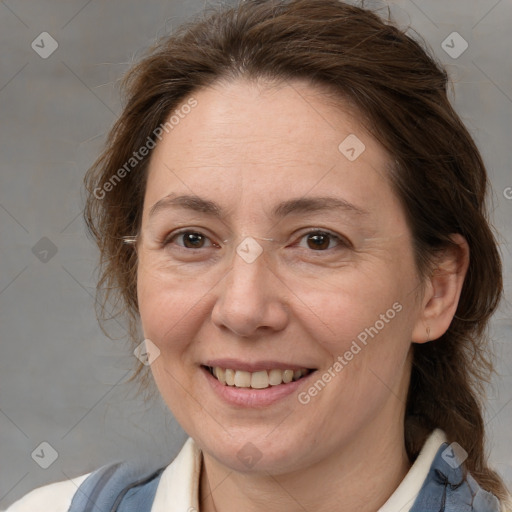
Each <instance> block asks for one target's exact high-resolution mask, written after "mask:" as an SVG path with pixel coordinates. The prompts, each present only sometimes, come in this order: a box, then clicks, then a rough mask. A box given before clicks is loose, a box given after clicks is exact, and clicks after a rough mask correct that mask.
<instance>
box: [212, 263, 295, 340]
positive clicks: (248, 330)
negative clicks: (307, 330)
mask: <svg viewBox="0 0 512 512" xmlns="http://www.w3.org/2000/svg"><path fill="white" fill-rule="evenodd" d="M218 286H219V287H220V288H218V296H217V300H216V302H215V305H214V307H213V311H212V321H213V323H214V324H215V325H216V326H217V327H219V328H221V329H223V330H229V331H231V332H233V333H234V334H236V335H237V336H242V337H254V336H260V335H264V334H270V333H272V332H278V331H281V330H283V329H284V328H285V327H286V325H287V324H288V321H289V308H288V301H287V300H286V294H287V289H286V287H285V286H284V285H283V284H282V282H281V281H280V280H279V279H278V277H277V276H276V274H275V273H274V271H273V270H272V269H271V268H270V266H269V264H268V263H267V262H266V261H265V258H264V257H262V256H260V257H259V258H257V259H256V260H255V261H253V262H251V263H248V262H246V261H245V260H244V259H242V258H241V257H240V256H239V255H238V254H235V255H234V261H233V264H232V267H231V270H230V271H229V272H228V274H227V275H226V277H225V279H223V280H222V281H221V282H220V283H219V285H218Z"/></svg>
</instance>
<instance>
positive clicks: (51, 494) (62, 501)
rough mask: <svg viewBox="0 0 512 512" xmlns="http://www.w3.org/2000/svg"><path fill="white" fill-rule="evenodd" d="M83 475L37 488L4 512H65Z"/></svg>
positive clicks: (86, 475) (84, 477)
mask: <svg viewBox="0 0 512 512" xmlns="http://www.w3.org/2000/svg"><path fill="white" fill-rule="evenodd" d="M89 475H90V473H87V474H85V475H81V476H78V477H76V478H72V479H70V480H64V481H62V482H56V483H53V484H48V485H44V486H42V487H38V488H37V489H34V490H33V491H30V492H29V493H28V494H25V496H23V497H22V498H21V499H19V500H18V501H16V502H14V503H13V504H12V505H11V506H10V507H9V508H8V509H7V510H6V511H5V512H39V511H41V512H43V511H44V512H67V511H68V509H69V506H70V505H71V500H72V499H73V495H74V494H75V492H76V490H77V488H78V487H79V486H80V484H81V483H82V482H83V481H84V480H85V479H86V478H87V477H88V476H89Z"/></svg>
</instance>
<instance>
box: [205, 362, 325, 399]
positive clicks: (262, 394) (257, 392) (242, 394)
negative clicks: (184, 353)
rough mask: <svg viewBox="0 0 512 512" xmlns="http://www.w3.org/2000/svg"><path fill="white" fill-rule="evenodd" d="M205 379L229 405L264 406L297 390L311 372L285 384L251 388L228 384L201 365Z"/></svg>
mask: <svg viewBox="0 0 512 512" xmlns="http://www.w3.org/2000/svg"><path fill="white" fill-rule="evenodd" d="M201 370H202V372H203V374H204V375H205V377H206V380H207V381H208V383H209V384H210V386H211V387H212V388H213V391H214V392H215V393H216V394H217V395H218V396H219V397H220V398H221V399H222V400H224V401H225V402H227V403H228V404H230V405H237V406H240V407H266V406H268V405H271V404H273V403H275V402H278V401H279V400H281V399H283V398H285V397H287V396H289V395H291V394H292V393H293V392H295V391H297V389H298V388H299V386H302V384H303V383H304V381H305V380H307V379H308V378H309V377H310V376H311V375H313V373H315V372H311V373H309V374H308V375H306V376H304V377H302V378H300V379H299V380H294V381H292V382H288V383H287V384H279V385H278V386H269V387H268V388H264V389H253V388H237V387H235V386H228V385H225V384H222V383H221V382H220V381H218V380H217V379H216V378H215V377H214V376H213V375H212V374H211V373H210V371H209V370H207V369H206V368H204V367H201Z"/></svg>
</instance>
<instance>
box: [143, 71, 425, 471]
mask: <svg viewBox="0 0 512 512" xmlns="http://www.w3.org/2000/svg"><path fill="white" fill-rule="evenodd" d="M194 98H195V100H196V101H197V105H196V106H195V107H194V108H192V109H184V110H183V111H185V110H186V111H187V112H188V110H190V112H189V113H188V114H187V115H182V119H180V121H179V123H174V124H173V129H172V130H170V131H169V132H168V133H165V132H164V135H163V138H162V140H161V142H159V143H158V145H157V146H156V148H155V150H154V152H153V154H152V157H151V162H150V167H149V173H148V180H147V189H146V194H145V202H144V212H143V220H142V226H141V234H142V236H141V239H140V240H139V246H138V253H139V267H138V300H139V307H140V315H141V319H142V325H143V330H144V335H145V338H147V339H149V340H151V342H152V343H153V344H154V345H156V346H157V347H158V349H159V351H160V353H159V356H158V357H157V358H156V359H155V360H154V362H153V363H152V365H151V369H152V372H153V375H154V378H155V381H156V384H157V386H158V388H159V390H160V393H161V395H162V397H163V399H164V400H165V402H166V403H167V405H168V407H169V408H170V409H171V411H172V412H173V414H174V416H175V417H176V419H177V420H178V422H179V423H180V424H181V425H182V427H183V428H184V429H185V431H186V432H187V433H188V434H189V435H190V436H192V437H193V438H194V439H195V440H196V442H197V443H198V444H199V446H200V447H201V448H202V449H203V450H204V451H205V454H207V455H208V456H211V457H214V458H215V459H216V460H217V461H218V462H221V463H222V464H224V465H226V466H227V467H229V468H232V469H235V470H238V471H251V470H265V471H268V472H273V473H275V474H278V473H281V472H285V471H288V470H291V469H294V470H296V469H299V468H305V467H308V466H311V465H313V464H315V463H317V462H319V461H321V460H324V459H327V458H329V457H335V456H336V455H337V454H339V453H340V452H341V451H342V450H348V449H350V447H354V446H356V445H357V446H359V449H363V450H364V449H365V448H364V447H367V449H368V448H370V447H371V443H372V442H374V441H375V440H377V439H381V438H382V435H383V433H384V432H387V433H388V434H389V433H390V432H391V431H394V432H395V433H398V435H402V430H401V429H402V424H403V411H404V407H405V398H406V392H407V386H408V376H409V372H410V346H411V339H413V336H412V332H413V329H414V328H415V327H416V326H417V325H418V324H419V323H420V322H421V319H420V309H421V300H420V299H421V297H419V295H418V294H419V282H420V281H419V278H418V276H417V272H416V267H415V263H414V257H413V250H412V241H411V235H410V232H409V229H408V226H407V223H406V218H405V216H404V212H403V211H402V208H401V205H400V203H399V201H398V199H397V197H396V196H395V194H394V193H393V191H392V189H391V187H390V184H389V183H388V180H387V177H386V176H387V171H386V165H387V162H388V155H387V154H386V152H385V151H384V150H383V149H382V148H381V147H380V146H379V145H378V143H377V142H376V140H375V139H374V138H372V136H370V135H369V133H368V132H366V131H365V130H364V129H363V127H362V125H361V124H360V123H359V121H358V119H357V117H355V116H353V115H350V114H349V113H348V109H346V110H345V109H344V110H341V109H339V108H334V106H333V105H332V103H329V102H328V101H327V100H326V97H325V96H322V92H321V90H319V89H316V88H313V87H312V86H311V85H307V84H305V83H302V82H293V83H291V84H288V85H283V86H280V87H273V88H270V87H267V86H263V85H260V86H258V85H255V84H254V83H249V82H246V81H237V82H233V83H230V84H223V85H217V86H215V87H213V88H208V89H202V90H200V91H198V92H197V93H196V94H194ZM347 137H348V139H347ZM155 205H156V206H155ZM184 231H185V232H184ZM178 232H179V233H178ZM150 351H151V349H150ZM207 367H220V368H222V369H223V370H226V369H229V370H232V371H233V372H230V371H228V372H223V371H219V370H216V372H217V373H218V377H219V378H220V379H221V380H223V378H224V379H228V382H230V383H232V381H231V379H232V378H234V379H235V383H236V384H237V385H236V386H230V385H228V384H224V383H222V382H221V381H219V380H218V378H216V377H215V376H213V375H212V374H211V373H210V372H209V371H208V369H207ZM301 369H304V370H308V372H299V371H298V370H301ZM271 370H273V371H271ZM283 370H294V372H290V371H283ZM311 370H314V371H311ZM234 372H236V373H234ZM303 373H305V375H302V374H303ZM292 376H293V378H297V377H299V376H301V378H299V379H298V380H292V381H291V382H288V383H286V381H288V380H289V379H290V378H292ZM269 380H270V382H269ZM283 380H284V382H283ZM249 383H250V384H251V385H252V386H254V388H252V387H250V388H248V387H244V386H247V385H249ZM279 383H280V384H279ZM239 386H241V387H239Z"/></svg>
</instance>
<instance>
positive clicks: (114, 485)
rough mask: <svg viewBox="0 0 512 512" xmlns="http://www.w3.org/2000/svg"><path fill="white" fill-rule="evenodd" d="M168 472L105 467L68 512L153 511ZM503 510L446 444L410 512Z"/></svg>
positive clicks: (81, 490)
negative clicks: (157, 490)
mask: <svg viewBox="0 0 512 512" xmlns="http://www.w3.org/2000/svg"><path fill="white" fill-rule="evenodd" d="M164 469H165V468H160V469H158V470H156V471H153V472H149V473H148V471H147V470H144V469H142V468H141V467H140V466H139V465H138V464H137V463H135V462H118V463H114V464H110V465H107V466H103V467H102V468H100V469H98V470H97V471H95V472H93V473H91V474H90V475H89V476H88V477H87V478H86V479H85V480H84V481H83V482H82V484H81V485H80V487H79V489H78V490H77V492H76V493H75V495H74V496H73V500H72V503H71V506H70V508H69V510H68V512H150V511H151V507H152V505H153V501H154V499H155V494H156V489H157V487H158V483H159V481H160V477H161V476H162V472H163V470H164ZM499 511H500V506H499V502H498V500H497V499H496V497H495V496H494V495H492V494H491V493H489V492H487V491H484V490H483V489H482V488H481V487H480V486H479V485H478V483H477V482H476V480H475V479H474V478H473V477H472V476H471V474H469V473H468V472H467V471H465V469H464V465H463V464H462V463H459V461H457V456H456V454H454V453H453V450H452V449H451V448H450V445H448V443H443V445H442V446H441V447H440V448H439V450H438V451H437V454H436V456H435V458H434V461H433V462H432V465H431V467H430V471H429V473H428V475H427V478H426V479H425V482H424V483H423V486H422V488H421V491H420V493H419V494H418V497H417V498H416V501H415V502H414V504H413V506H412V508H411V511H410V512H499ZM397 512H398V511H397Z"/></svg>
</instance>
